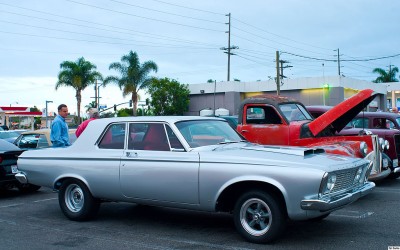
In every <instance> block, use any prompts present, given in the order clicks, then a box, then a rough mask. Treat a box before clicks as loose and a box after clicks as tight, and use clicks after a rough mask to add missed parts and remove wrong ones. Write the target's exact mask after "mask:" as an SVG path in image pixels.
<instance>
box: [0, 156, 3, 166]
mask: <svg viewBox="0 0 400 250" xmlns="http://www.w3.org/2000/svg"><path fill="white" fill-rule="evenodd" d="M2 162H3V158H1V156H0V164H1V163H2Z"/></svg>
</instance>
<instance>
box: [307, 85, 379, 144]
mask: <svg viewBox="0 0 400 250" xmlns="http://www.w3.org/2000/svg"><path fill="white" fill-rule="evenodd" d="M377 94H378V93H376V92H374V91H373V90H372V89H364V90H362V91H360V92H359V93H358V94H356V95H353V96H352V97H350V98H349V99H347V100H345V101H343V102H341V103H339V104H338V105H336V106H335V107H333V108H332V109H330V110H329V111H327V112H326V113H324V114H322V115H321V116H320V117H318V118H317V119H315V120H314V121H312V122H310V124H309V126H308V127H309V129H310V131H311V133H313V135H314V136H316V135H317V134H318V133H320V132H321V131H322V130H324V129H325V128H327V127H328V126H330V125H331V126H332V127H333V129H334V132H339V131H341V130H342V129H343V128H344V127H345V126H346V124H347V123H349V122H350V121H351V120H352V119H353V118H354V117H356V115H357V114H358V113H360V112H361V111H362V110H363V109H364V108H365V107H367V105H368V104H369V103H370V102H371V101H372V100H373V99H374V98H375V96H376V95H377Z"/></svg>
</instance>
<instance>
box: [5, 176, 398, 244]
mask: <svg viewBox="0 0 400 250" xmlns="http://www.w3.org/2000/svg"><path fill="white" fill-rule="evenodd" d="M399 199H400V179H398V180H387V181H383V182H381V183H378V185H377V187H376V188H375V190H374V191H373V192H372V193H371V194H369V195H368V196H366V197H364V198H362V199H360V200H358V201H356V202H355V203H353V204H351V205H350V206H347V207H345V208H344V209H341V210H338V211H336V212H334V213H332V214H331V215H330V216H329V217H328V218H326V219H325V220H323V221H320V222H290V223H289V224H288V226H287V230H286V231H285V233H284V235H283V237H282V238H280V239H279V240H278V241H276V242H275V243H273V244H270V245H268V249H388V247H389V246H400V227H399V221H400V213H399V208H400V202H399ZM0 231H1V234H2V236H1V238H0V249H71V248H79V249H265V248H266V246H265V245H256V244H251V243H248V242H245V241H244V240H243V239H242V238H241V237H240V236H239V234H238V233H237V232H236V230H235V228H234V225H233V221H232V219H231V216H230V215H229V214H212V213H204V212H193V211H185V210H177V209H168V208H158V207H148V206H137V205H135V204H128V203H113V202H110V203H104V204H102V206H101V208H100V212H99V215H98V217H97V219H96V220H93V221H89V222H74V221H70V220H68V219H66V217H65V216H64V215H63V214H62V212H61V210H60V208H59V206H58V197H57V193H55V192H53V191H52V190H50V189H47V188H42V189H40V190H39V191H38V192H36V193H31V194H20V193H19V192H18V191H17V190H10V191H2V192H1V193H0Z"/></svg>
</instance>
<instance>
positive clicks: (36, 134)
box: [14, 129, 76, 149]
mask: <svg viewBox="0 0 400 250" xmlns="http://www.w3.org/2000/svg"><path fill="white" fill-rule="evenodd" d="M75 131H76V129H70V130H68V134H69V140H70V142H71V143H73V142H74V141H75V140H76V135H75ZM14 144H15V145H16V146H17V147H19V148H21V149H34V148H35V149H37V148H47V147H51V146H52V145H53V144H52V143H51V141H50V129H39V130H32V131H26V132H22V133H21V135H20V136H19V137H18V138H17V139H16V140H15V141H14Z"/></svg>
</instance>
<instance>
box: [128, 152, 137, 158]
mask: <svg viewBox="0 0 400 250" xmlns="http://www.w3.org/2000/svg"><path fill="white" fill-rule="evenodd" d="M126 157H130V158H136V157H138V155H137V153H136V152H126Z"/></svg>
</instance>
